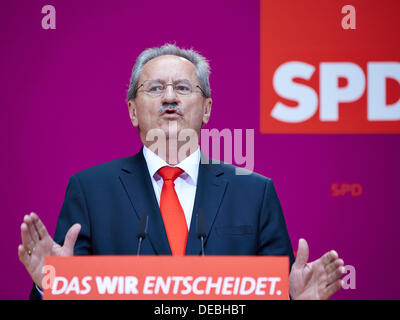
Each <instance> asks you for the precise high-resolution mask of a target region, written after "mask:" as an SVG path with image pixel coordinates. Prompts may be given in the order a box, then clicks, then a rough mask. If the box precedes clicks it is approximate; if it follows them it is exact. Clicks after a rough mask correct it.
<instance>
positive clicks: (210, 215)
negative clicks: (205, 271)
mask: <svg viewBox="0 0 400 320" xmlns="http://www.w3.org/2000/svg"><path fill="white" fill-rule="evenodd" d="M210 161H211V160H210V159H208V158H206V157H205V156H204V155H203V154H202V161H201V163H200V166H199V176H198V180H197V191H196V197H195V202H194V207H193V213H192V220H191V223H190V230H189V235H188V241H187V245H186V254H187V255H188V254H189V255H190V254H191V255H197V254H199V253H200V252H201V246H200V240H199V239H198V238H197V214H198V213H199V211H202V214H203V215H204V221H205V226H206V231H207V237H206V240H205V241H206V242H205V244H204V245H206V243H207V239H208V234H209V233H210V230H211V228H212V225H213V223H214V220H215V216H216V215H217V213H218V210H219V207H220V205H221V202H222V199H223V197H224V195H225V190H226V187H227V183H228V182H227V181H226V180H225V179H223V171H222V170H220V169H218V168H217V166H215V165H212V164H209V162H210Z"/></svg>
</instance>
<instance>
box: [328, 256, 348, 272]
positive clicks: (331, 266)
mask: <svg viewBox="0 0 400 320" xmlns="http://www.w3.org/2000/svg"><path fill="white" fill-rule="evenodd" d="M341 266H344V261H343V259H336V260H334V261H332V262H331V263H329V264H327V265H326V266H325V271H326V273H328V274H329V273H331V272H333V271H335V270H336V269H337V268H339V267H341Z"/></svg>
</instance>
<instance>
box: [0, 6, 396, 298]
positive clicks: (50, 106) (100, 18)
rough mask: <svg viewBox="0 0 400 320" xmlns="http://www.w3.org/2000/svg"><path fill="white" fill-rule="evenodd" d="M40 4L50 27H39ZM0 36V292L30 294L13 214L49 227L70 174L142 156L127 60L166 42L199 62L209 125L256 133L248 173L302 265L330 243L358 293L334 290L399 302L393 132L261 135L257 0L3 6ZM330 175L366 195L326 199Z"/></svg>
mask: <svg viewBox="0 0 400 320" xmlns="http://www.w3.org/2000/svg"><path fill="white" fill-rule="evenodd" d="M46 4H52V5H54V6H55V8H56V10H57V11H56V12H57V15H56V21H57V25H56V26H57V29H56V30H43V29H42V27H41V19H42V17H43V14H42V13H41V8H42V7H43V6H44V5H46ZM394 14H395V13H394ZM277 28H279V26H277ZM271 32H274V31H271ZM0 40H1V50H0V88H1V100H0V101H1V108H0V112H1V122H2V125H1V128H0V130H1V132H0V133H1V134H0V141H1V151H2V157H1V159H0V165H1V168H2V172H3V174H2V183H1V198H0V199H1V202H0V212H1V220H2V221H1V224H0V228H1V235H2V241H1V242H0V243H1V257H2V259H1V260H2V262H1V273H0V274H1V279H0V283H1V287H0V298H2V299H26V298H27V297H28V295H29V291H30V289H31V280H30V277H29V275H28V274H27V272H26V271H25V268H24V266H23V265H22V264H20V262H19V260H18V256H17V246H18V245H19V243H20V224H21V221H22V218H23V215H24V214H27V213H29V212H31V211H35V212H37V213H38V214H39V215H40V217H41V218H42V219H43V221H44V222H45V224H46V225H47V227H48V230H49V232H50V233H51V234H53V233H54V230H55V225H56V221H57V217H58V213H59V210H60V208H61V204H62V201H63V198H64V193H65V189H66V186H67V181H68V178H69V177H70V176H71V175H72V174H74V173H76V172H77V171H79V170H82V169H85V168H87V167H90V166H93V165H96V164H99V163H102V162H105V161H109V160H112V159H115V158H119V157H125V156H130V155H132V154H134V153H136V152H137V151H138V150H139V148H140V141H139V139H138V136H137V134H136V130H135V129H133V127H132V126H131V123H130V120H129V117H128V109H127V106H126V104H125V101H124V99H125V94H126V90H127V85H128V80H129V76H130V72H131V68H132V66H133V63H134V60H135V58H136V57H137V55H138V54H139V53H140V52H141V51H142V50H143V49H144V48H147V47H152V46H159V45H161V44H163V43H165V42H176V44H177V45H179V46H183V47H193V48H195V49H196V50H198V51H200V52H201V53H202V54H203V55H205V56H206V57H208V59H209V60H210V63H211V67H212V75H211V86H212V91H213V93H212V96H213V100H214V104H213V107H214V108H213V112H212V117H211V121H210V124H209V125H208V128H217V129H220V130H221V129H224V128H231V129H233V128H239V129H240V128H242V129H247V128H254V129H255V170H254V171H256V172H258V173H261V174H263V175H265V176H268V177H271V178H273V179H274V181H275V185H276V188H277V191H278V195H279V197H280V200H281V203H282V206H283V209H284V213H285V218H286V222H287V225H288V229H289V233H290V236H291V240H292V243H293V246H294V248H297V241H298V239H299V237H304V238H306V239H307V240H308V243H309V245H310V249H311V252H310V259H312V260H313V259H316V258H319V256H320V255H322V254H323V253H324V252H325V251H327V250H329V249H332V248H334V249H336V250H337V251H338V252H339V254H340V256H341V257H343V259H344V260H345V264H347V265H353V266H354V267H355V268H356V289H355V290H341V291H340V292H339V293H337V294H336V295H335V296H334V297H335V298H337V299H398V298H400V295H399V293H398V286H399V285H400V280H399V278H398V270H399V267H400V265H399V262H400V258H399V257H398V252H399V241H398V238H397V235H396V233H397V232H398V230H397V229H398V225H399V223H400V215H399V213H400V210H399V209H400V205H399V195H398V193H399V187H398V183H399V181H400V170H399V163H400V151H399V142H400V136H398V135H261V134H260V133H259V49H260V47H259V2H258V1H256V0H252V1H249V0H240V1H239V0H229V1H228V0H227V1H222V0H219V1H215V0H203V1H197V2H190V1H164V0H162V1H159V0H153V1H120V0H118V1H117V0H115V1H112V2H111V1H99V0H97V1H77V0H75V1H56V0H52V1H37V0H35V1H31V0H29V1H28V0H27V1H22V0H18V1H17V0H15V1H13V0H7V1H1V2H0ZM271 50H273V48H271ZM336 182H339V183H358V184H360V185H361V186H362V188H363V193H362V195H361V196H358V197H351V196H350V195H347V196H343V197H332V196H331V185H332V183H336Z"/></svg>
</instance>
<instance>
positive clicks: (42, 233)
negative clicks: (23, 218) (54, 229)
mask: <svg viewBox="0 0 400 320" xmlns="http://www.w3.org/2000/svg"><path fill="white" fill-rule="evenodd" d="M31 219H32V221H33V224H34V227H35V230H36V232H37V234H38V236H39V239H43V238H44V237H46V236H47V235H48V232H47V229H46V227H45V226H44V224H43V222H42V221H41V220H40V219H39V217H38V216H37V215H36V214H35V213H34V212H32V213H31Z"/></svg>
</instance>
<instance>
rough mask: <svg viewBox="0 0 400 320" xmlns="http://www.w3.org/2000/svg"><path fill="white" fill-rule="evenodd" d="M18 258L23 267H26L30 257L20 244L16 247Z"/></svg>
mask: <svg viewBox="0 0 400 320" xmlns="http://www.w3.org/2000/svg"><path fill="white" fill-rule="evenodd" d="M18 258H19V260H20V261H21V262H22V263H23V264H24V265H27V264H28V262H29V259H30V256H29V255H28V253H27V252H26V251H25V248H24V246H23V245H22V244H20V245H19V246H18Z"/></svg>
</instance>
